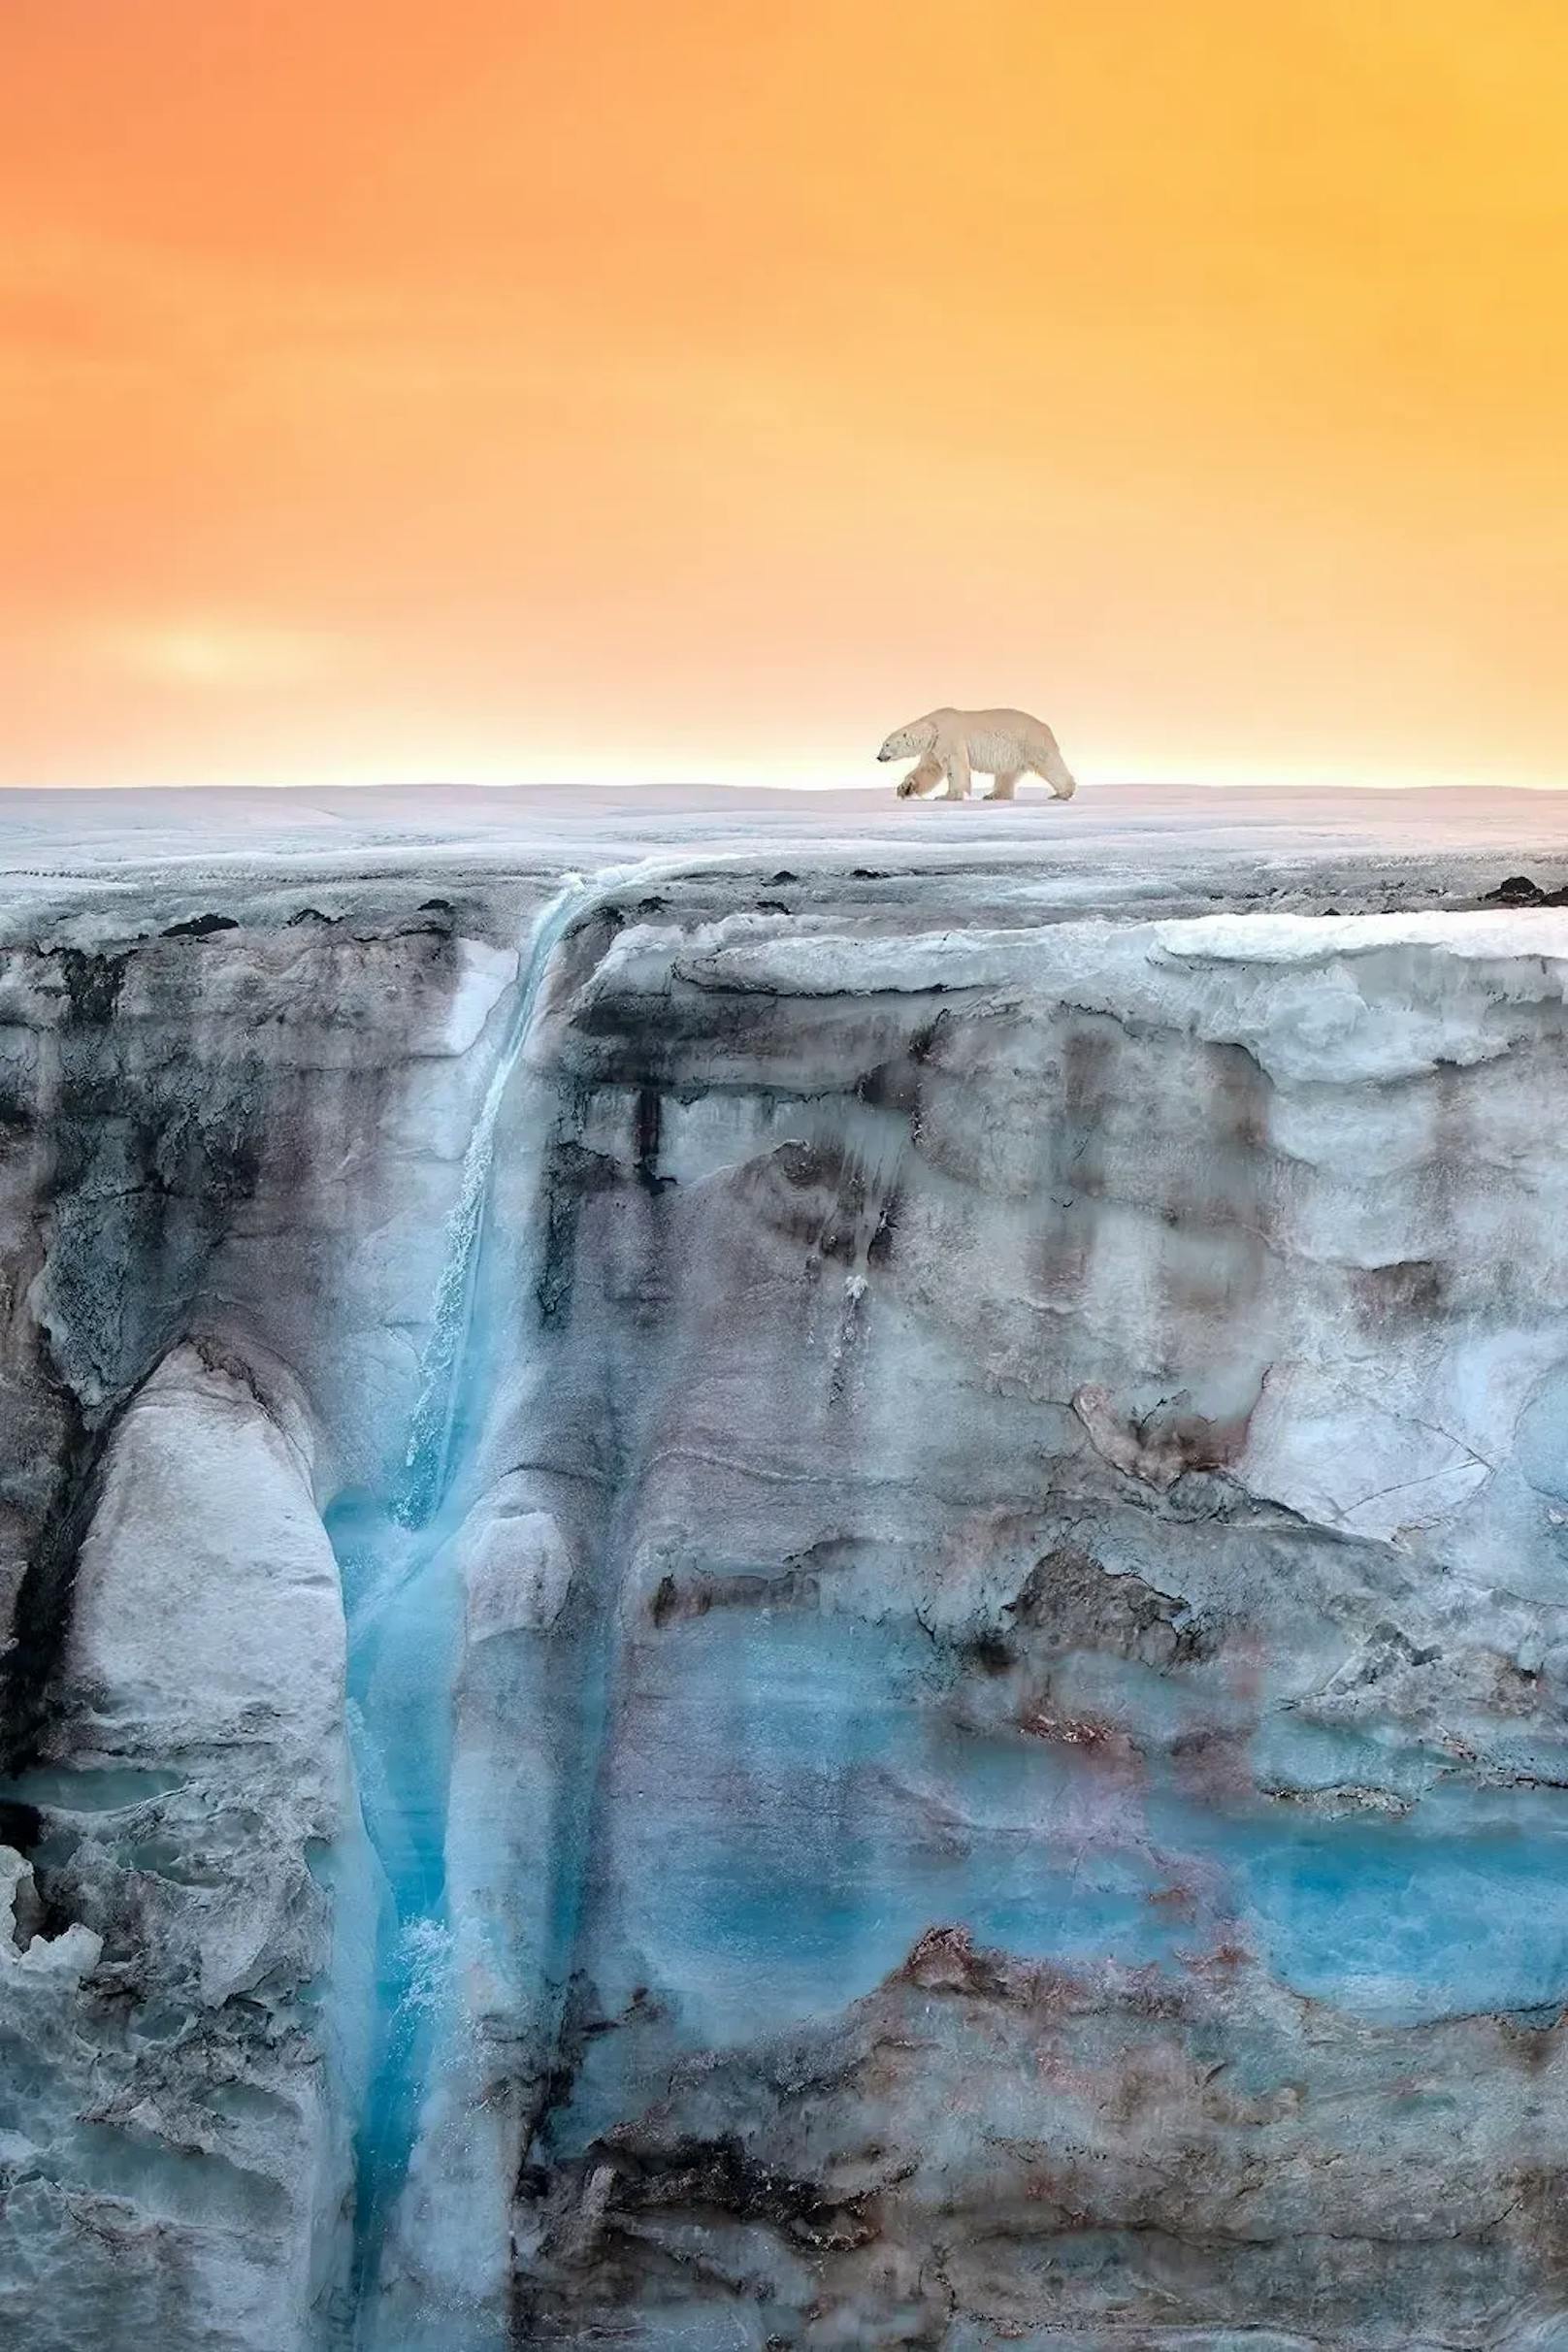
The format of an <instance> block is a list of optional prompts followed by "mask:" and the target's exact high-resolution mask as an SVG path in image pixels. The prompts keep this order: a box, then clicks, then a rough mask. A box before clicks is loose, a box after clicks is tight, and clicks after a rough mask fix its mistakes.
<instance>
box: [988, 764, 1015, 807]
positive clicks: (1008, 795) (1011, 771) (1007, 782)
mask: <svg viewBox="0 0 1568 2352" xmlns="http://www.w3.org/2000/svg"><path fill="white" fill-rule="evenodd" d="M1023 772H1024V770H1023V769H1022V768H1003V769H1002V771H1001V773H1000V774H999V775H998V776H997V778H996V782H995V784H993V786H992V787H991V790H990V792H989V793H987V795H986V798H987V800H1011V799H1012V797H1013V795H1014V793H1015V792H1016V791H1017V790H1018V779H1019V777H1020V776H1021V775H1022V774H1023Z"/></svg>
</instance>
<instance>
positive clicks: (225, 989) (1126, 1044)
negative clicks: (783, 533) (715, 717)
mask: <svg viewBox="0 0 1568 2352" xmlns="http://www.w3.org/2000/svg"><path fill="white" fill-rule="evenodd" d="M263 798H264V797H263V796H259V795H256V796H239V797H237V799H236V800H234V801H233V802H232V803H230V804H229V805H228V806H227V807H223V806H220V805H219V800H218V797H217V796H213V797H212V800H202V801H201V802H199V803H192V802H188V801H187V802H185V803H183V804H181V805H180V806H179V807H176V806H175V805H174V804H173V803H172V802H165V803H162V804H159V805H157V806H150V808H149V804H145V803H132V802H130V801H128V800H127V801H124V802H122V803H121V804H120V805H119V806H117V807H114V806H111V805H109V803H110V802H111V800H112V796H107V795H106V796H103V797H102V799H101V800H94V801H93V803H92V805H91V807H89V806H88V805H87V803H86V802H85V801H82V802H81V803H79V804H78V805H77V810H76V815H75V818H74V819H71V818H69V817H68V814H67V813H66V810H65V801H64V798H63V797H60V796H56V797H55V798H54V800H53V802H52V803H51V802H50V800H49V797H48V796H43V795H39V796H33V797H32V798H31V799H29V800H27V801H26V805H25V806H24V805H23V804H22V797H19V796H18V797H17V800H16V804H15V805H14V806H13V807H12V808H11V809H10V810H9V811H8V810H7V809H6V808H5V807H4V805H3V804H0V827H4V828H5V831H6V845H5V847H4V850H3V852H0V868H3V869H4V870H0V1626H3V1629H4V1631H5V1634H6V1636H7V1647H6V1649H5V1651H4V1656H3V1678H4V1679H3V1685H0V1708H3V1715H0V1728H3V1732H4V1749H5V1752H4V1756H3V1758H0V1771H3V1776H4V1777H3V1780H0V2344H3V2345H4V2346H5V2347H6V2348H7V2352H131V2347H138V2348H140V2347H142V2346H150V2347H154V2348H155V2352H349V2347H353V2348H354V2352H523V2348H525V2347H534V2346H537V2347H540V2348H541V2352H542V2348H544V2347H557V2348H562V2352H564V2348H567V2347H571V2348H572V2352H576V2348H578V2347H581V2348H583V2352H586V2348H587V2347H590V2346H609V2345H616V2346H622V2347H628V2348H630V2352H688V2348H689V2352H787V2348H789V2347H797V2346H799V2347H810V2348H812V2352H840V2348H846V2347H874V2348H878V2352H880V2348H884V2347H896V2346H924V2347H930V2348H931V2352H991V2348H992V2347H998V2348H999V2347H1002V2346H1010V2347H1023V2348H1024V2352H1047V2348H1049V2352H1113V2347H1114V2348H1115V2352H1177V2348H1178V2347H1180V2348H1181V2352H1200V2348H1201V2352H1241V2348H1242V2347H1243V2346H1245V2347H1246V2348H1247V2352H1304V2348H1305V2347H1307V2346H1314V2347H1323V2348H1326V2347H1344V2348H1346V2352H1352V2348H1354V2352H1490V2348H1491V2347H1497V2348H1498V2352H1526V2348H1528V2352H1565V2348H1568V2023H1565V2022H1564V2020H1565V2015H1568V905H1561V906H1557V905H1552V903H1550V900H1551V898H1552V896H1553V895H1554V894H1555V893H1556V892H1557V891H1558V889H1559V887H1560V886H1561V885H1562V884H1563V883H1564V882H1565V880H1568V824H1565V823H1564V818H1563V812H1562V809H1561V807H1560V805H1559V804H1558V803H1557V802H1556V801H1555V800H1554V799H1550V800H1549V799H1548V798H1547V797H1545V796H1543V797H1541V799H1540V800H1539V801H1538V803H1537V805H1536V807H1535V808H1534V809H1533V810H1531V811H1528V812H1522V813H1521V811H1520V809H1519V805H1518V803H1517V802H1511V803H1510V805H1509V808H1508V810H1507V811H1505V812H1504V813H1503V814H1499V813H1498V812H1497V810H1496V809H1495V808H1493V809H1492V810H1491V812H1490V813H1487V812H1486V811H1485V810H1481V811H1478V808H1477V806H1476V804H1474V803H1471V802H1468V801H1464V800H1458V799H1454V800H1443V801H1442V803H1441V805H1440V806H1434V805H1433V803H1432V802H1430V801H1422V800H1420V799H1419V798H1418V797H1414V796H1413V797H1412V798H1411V800H1409V802H1408V803H1405V804H1403V805H1401V806H1399V807H1397V808H1390V807H1389V806H1388V804H1384V805H1382V806H1381V807H1380V806H1374V804H1373V803H1372V802H1371V801H1370V800H1367V799H1365V798H1357V797H1356V796H1340V797H1339V798H1338V799H1337V800H1336V799H1334V798H1333V797H1332V796H1328V797H1326V798H1324V799H1323V800H1321V801H1319V802H1309V801H1297V802H1296V803H1295V804H1294V805H1293V806H1291V807H1282V806H1281V805H1280V802H1279V801H1278V800H1276V801H1274V802H1269V803H1266V804H1265V803H1262V802H1258V801H1254V802H1252V803H1249V802H1247V801H1245V800H1242V799H1241V797H1240V796H1234V797H1231V796H1209V797H1208V798H1207V799H1205V798H1204V797H1203V796H1199V795H1187V796H1181V795H1175V796H1169V797H1167V798H1166V799H1164V800H1161V799H1160V796H1158V795H1144V796H1141V797H1140V796H1137V795H1127V796H1123V797H1122V799H1121V800H1117V798H1116V797H1115V796H1113V795H1105V796H1103V797H1102V798H1101V799H1100V801H1099V804H1098V806H1097V807H1096V805H1095V796H1094V794H1093V793H1092V792H1087V791H1086V792H1085V793H1084V794H1083V795H1082V796H1081V797H1080V800H1078V801H1077V802H1075V803H1074V804H1072V806H1071V807H1067V806H1065V805H1062V806H1057V807H1051V808H1046V807H1043V806H1036V807H1030V806H1029V805H1028V804H1021V805H1020V806H1019V807H1017V808H1016V809H1008V810H996V811H988V810H986V809H985V808H984V807H983V806H980V807H974V808H956V809H948V808H943V807H941V806H936V807H918V806H911V807H896V806H895V805H894V803H893V802H892V801H891V800H887V801H885V802H884V800H882V799H880V798H879V799H877V800H875V801H872V800H866V799H860V798H856V799H854V800H853V802H851V800H850V799H849V797H847V796H844V797H824V798H823V799H822V800H820V801H818V802H815V803H813V802H812V801H809V800H797V801H793V802H791V803H789V804H788V805H787V806H786V805H785V804H784V803H783V802H782V801H768V800H766V799H765V798H764V797H762V796H755V797H752V798H749V799H748V798H746V797H744V796H735V798H733V799H732V800H730V801H729V802H723V803H721V802H720V801H719V800H714V799H712V798H710V799H709V800H705V801H703V802H702V803H701V804H700V805H699V804H698V803H697V802H696V801H695V800H693V801H691V802H690V803H689V804H683V803H682V802H681V800H680V799H679V796H670V795H665V796H662V797H660V796H649V797H647V798H646V799H644V800H640V801H639V800H637V798H636V796H633V795H626V796H620V797H616V796H606V797H605V798H604V800H601V801H599V802H598V803H592V804H591V803H590V801H589V797H588V796H586V795H584V796H582V797H581V799H580V800H577V801H575V802H573V801H572V800H569V799H568V797H567V796H565V795H557V796H550V795H540V796H535V797H534V798H533V799H530V798H529V797H528V796H526V795H525V796H511V797H510V798H509V799H507V800H502V799H500V798H498V799H497V800H494V801H492V802H491V803H489V804H488V806H486V807H484V808H482V809H480V810H479V813H477V814H476V813H475V805H476V804H473V803H471V802H470V801H469V800H464V801H463V802H462V804H461V807H457V805H456V804H455V803H454V804H451V805H445V806H443V805H442V804H441V803H440V802H438V801H436V800H431V801H429V802H428V804H426V805H425V807H424V810H423V813H421V811H420V808H419V807H417V806H414V805H413V801H412V799H411V797H410V796H408V795H405V796H402V798H401V799H400V800H396V801H395V802H394V801H385V802H376V800H374V798H373V797H369V796H368V797H367V798H366V800H364V802H362V803H361V804H359V806H358V807H357V808H348V807H345V803H347V801H348V800H349V796H347V795H345V794H344V795H339V796H337V798H336V800H332V799H331V797H330V796H328V797H321V796H317V797H316V798H315V799H314V800H310V802H309V803H307V802H304V801H299V802H288V803H285V801H284V800H283V797H282V796H279V797H278V800H276V801H275V802H273V803H271V804H270V805H269V806H258V805H257V804H258V803H259V802H261V801H262V800H263ZM1282 798H1283V797H1282ZM1222 802H1224V803H1225V804H1224V805H1222ZM1505 816H1506V822H1505ZM1526 817H1528V822H1526ZM73 824H74V826H75V831H74V832H73V831H72V830H71V827H72V825H73ZM198 828H199V829H200V831H201V842H200V846H199V847H198V846H197V845H196V838H195V836H196V833H197V830H198ZM1519 876H1523V877H1524V878H1525V879H1524V881H1523V882H1522V883H1520V882H1519V880H1518V879H1517V878H1518V877H1519Z"/></svg>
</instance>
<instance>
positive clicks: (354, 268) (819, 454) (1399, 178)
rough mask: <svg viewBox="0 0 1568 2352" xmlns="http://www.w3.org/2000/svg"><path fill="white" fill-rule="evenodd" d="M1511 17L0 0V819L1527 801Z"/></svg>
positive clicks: (1553, 158) (835, 5)
mask: <svg viewBox="0 0 1568 2352" xmlns="http://www.w3.org/2000/svg"><path fill="white" fill-rule="evenodd" d="M1565 76H1568V15H1565V14H1564V12H1563V10H1562V9H1561V7H1560V6H1559V5H1558V0H1377V5H1375V6H1368V5H1367V4H1366V0H1270V5H1269V6H1268V7H1266V8H1260V7H1258V5H1257V0H1188V5H1185V6H1183V7H1181V8H1172V7H1170V6H1169V5H1168V4H1167V0H1095V5H1094V6H1093V7H1084V6H1082V5H1079V0H1071V4H1070V5H1067V4H1059V0H965V4H964V5H963V6H960V5H957V0H953V4H951V5H943V6H940V7H938V6H932V5H929V4H927V0H897V4H895V0H795V4H794V5H792V6H790V7H788V8H772V7H766V6H760V5H758V4H757V0H661V4H660V5H654V4H653V0H528V5H527V6H526V7H519V6H517V5H516V0H451V4H450V5H448V6H446V7H443V8H442V9H441V10H440V11H436V10H431V9H428V8H426V7H425V6H423V5H415V4H414V0H374V4H373V0H336V4H335V5H334V6H333V7H331V8H322V7H320V6H319V5H318V0H225V5H224V6H223V7H221V8H216V7H213V6H212V0H141V5H138V6H136V7H134V8H132V7H127V6H126V5H124V0H10V4H9V5H8V6H7V7H6V8H5V10H4V11H0V231H3V234H0V518H3V519H0V530H3V542H0V543H3V547H4V555H3V559H0V707H3V708H4V710H5V713H6V725H5V727H4V730H3V731H0V782H6V783H18V784H20V783H50V782H60V783H151V782H201V781H206V782H219V783H221V782H302V783H309V782H312V781H321V782H334V783H337V782H343V781H350V780H351V781H373V780H376V779H379V778H386V779H406V778H427V777H432V776H441V775H445V776H458V777H474V778H478V779H481V780H485V781H499V780H504V779H513V778H515V779H527V778H532V777H539V778H543V777H556V776H573V775H577V776H582V777H585V778H592V779H608V778H612V777H626V778H627V779H629V780H630V779H632V778H637V777H643V776H650V777H651V776H658V777H665V778H679V777H688V776H711V777H721V778H735V779H740V778H744V777H746V776H752V777H755V778H756V779H758V780H768V781H781V780H790V781H800V782H822V781H843V782H850V781H856V780H864V781H866V782H873V781H877V780H878V778H877V773H876V770H875V769H874V768H871V767H870V766H869V765H868V762H869V755H870V753H871V751H872V750H873V749H874V746H875V743H876V741H877V740H878V739H879V738H880V736H881V735H883V734H884V733H885V732H886V731H887V729H888V728H889V727H891V726H892V725H894V724H895V723H897V722H898V721H899V720H902V719H904V718H906V717H908V716H910V715H912V714H913V713H914V712H916V711H918V710H921V709H923V708H925V707H927V706H929V705H930V704H931V703H933V702H943V701H954V702H998V701H999V702H1023V703H1025V704H1028V705H1029V706H1032V707H1034V708H1037V709H1039V710H1041V711H1042V712H1043V713H1045V714H1046V715H1047V716H1049V717H1051V718H1052V719H1053V720H1054V721H1055V723H1056V724H1057V726H1058V730H1059V733H1060V734H1061V735H1062V741H1063V745H1064V747H1065V748H1066V749H1067V751H1068V755H1069V757H1070V758H1071V759H1072V760H1073V762H1074V765H1075V766H1077V767H1078V768H1080V770H1081V771H1082V772H1083V773H1084V774H1085V776H1086V777H1088V778H1090V779H1094V778H1096V777H1113V776H1139V777H1151V776H1170V777H1189V778H1198V779H1203V778H1207V779H1211V780H1214V781H1217V782H1244V781H1247V780H1250V779H1257V780H1275V779H1283V780H1287V781H1311V780H1313V779H1315V778H1318V779H1323V780H1327V781H1356V782H1362V781H1372V782H1377V781H1382V782H1390V783H1413V782H1419V781H1436V782H1444V781H1455V782H1457V781H1466V780H1482V781H1487V782H1499V783H1528V784H1552V783H1562V782H1568V761H1565V759H1564V745H1565V742H1568V664H1565V662H1564V660H1563V654H1562V644H1563V636H1564V620H1565V617H1568V593H1565V591H1568V441H1565V436H1564V431H1563V418H1564V415H1565V414H1568V303H1565V301H1564V293H1565V283H1564V280H1565V276H1568V271H1565V252H1568V143H1565V142H1564V141H1563V138H1562V135H1561V125H1560V112H1561V104H1560V102H1561V92H1562V89H1563V87H1564V84H1565Z"/></svg>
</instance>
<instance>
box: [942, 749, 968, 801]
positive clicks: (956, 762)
mask: <svg viewBox="0 0 1568 2352" xmlns="http://www.w3.org/2000/svg"><path fill="white" fill-rule="evenodd" d="M942 768H943V770H944V772H945V774H946V776H947V797H948V799H949V800H967V799H968V797H969V780H970V779H969V746H968V745H967V743H949V744H948V746H947V748H946V750H945V751H944V752H943V753H942Z"/></svg>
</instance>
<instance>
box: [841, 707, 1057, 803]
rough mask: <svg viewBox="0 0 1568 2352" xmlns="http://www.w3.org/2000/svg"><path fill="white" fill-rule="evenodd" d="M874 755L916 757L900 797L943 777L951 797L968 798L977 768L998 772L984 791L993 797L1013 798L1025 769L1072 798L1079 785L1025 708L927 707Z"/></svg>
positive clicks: (985, 772)
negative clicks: (941, 708)
mask: <svg viewBox="0 0 1568 2352" xmlns="http://www.w3.org/2000/svg"><path fill="white" fill-rule="evenodd" d="M876 756H877V758H878V759H879V760H913V761H914V762H915V763H916V765H915V766H914V767H913V768H911V769H910V770H909V773H908V774H907V775H906V776H902V777H900V778H899V781H898V798H899V800H908V799H909V798H910V796H911V795H912V794H914V793H919V794H921V795H922V796H924V795H926V794H929V793H933V792H934V791H935V790H936V787H937V786H938V785H939V784H940V783H942V782H943V781H944V779H945V781H946V784H947V798H948V800H967V799H968V797H969V775H970V771H971V769H974V768H978V769H979V770H980V772H981V774H982V775H989V776H995V777H996V783H995V784H994V785H993V786H992V788H991V791H990V792H989V793H988V795H987V796H986V797H987V799H988V800H1011V799H1012V797H1013V795H1014V793H1015V792H1016V791H1017V790H1018V779H1019V777H1020V776H1021V775H1023V774H1025V773H1026V772H1027V771H1029V772H1032V773H1033V774H1035V775H1037V776H1043V777H1044V778H1045V780H1046V782H1047V783H1048V784H1049V785H1050V787H1051V790H1052V792H1053V793H1054V794H1055V795H1056V797H1057V799H1058V800H1071V799H1072V796H1073V794H1074V793H1075V792H1076V791H1077V789H1078V785H1077V782H1076V779H1075V778H1074V776H1073V774H1072V772H1071V770H1070V769H1069V768H1068V767H1067V764H1066V762H1065V760H1063V758H1062V754H1061V752H1060V751H1059V750H1058V749H1057V739H1056V736H1055V735H1053V734H1052V733H1051V730H1050V728H1049V727H1047V725H1046V723H1045V721H1044V720H1043V719H1033V718H1030V716H1029V712H1028V711H1027V710H929V711H928V712H927V713H926V716H925V717H924V718H923V719H911V720H910V722H909V724H908V726H907V727H899V728H896V729H895V731H894V733H893V734H892V735H889V737H888V739H887V741H886V742H885V743H884V744H883V746H882V748H881V750H880V751H879V752H878V753H877V755H876Z"/></svg>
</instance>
